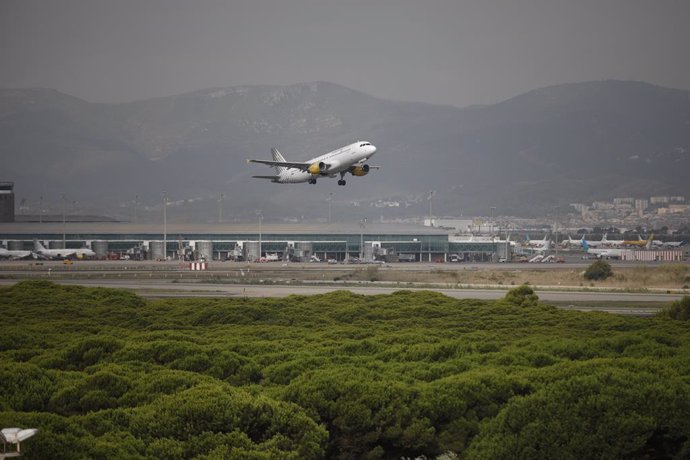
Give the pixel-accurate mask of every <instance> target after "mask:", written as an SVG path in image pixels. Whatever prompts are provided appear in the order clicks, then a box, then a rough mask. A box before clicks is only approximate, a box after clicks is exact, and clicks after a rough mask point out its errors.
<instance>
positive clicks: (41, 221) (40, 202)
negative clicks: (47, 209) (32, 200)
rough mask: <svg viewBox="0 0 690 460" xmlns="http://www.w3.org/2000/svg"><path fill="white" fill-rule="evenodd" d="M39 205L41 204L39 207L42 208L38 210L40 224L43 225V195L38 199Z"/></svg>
mask: <svg viewBox="0 0 690 460" xmlns="http://www.w3.org/2000/svg"><path fill="white" fill-rule="evenodd" d="M38 203H39V204H38V206H39V208H40V209H39V210H38V223H39V224H42V223H43V195H41V196H39V197H38Z"/></svg>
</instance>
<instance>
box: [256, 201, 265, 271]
mask: <svg viewBox="0 0 690 460" xmlns="http://www.w3.org/2000/svg"><path fill="white" fill-rule="evenodd" d="M257 214H258V215H259V261H261V252H262V251H261V221H262V220H264V215H263V214H261V211H259V212H258V213H257Z"/></svg>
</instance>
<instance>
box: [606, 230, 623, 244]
mask: <svg viewBox="0 0 690 460" xmlns="http://www.w3.org/2000/svg"><path fill="white" fill-rule="evenodd" d="M607 236H608V234H607V233H604V236H602V237H601V244H603V245H608V246H621V245H623V244H624V243H625V240H609V239H608V238H607Z"/></svg>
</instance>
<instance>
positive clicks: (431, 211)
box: [429, 190, 436, 227]
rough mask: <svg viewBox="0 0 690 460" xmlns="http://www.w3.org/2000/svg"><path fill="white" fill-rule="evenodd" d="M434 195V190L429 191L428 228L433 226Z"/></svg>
mask: <svg viewBox="0 0 690 460" xmlns="http://www.w3.org/2000/svg"><path fill="white" fill-rule="evenodd" d="M434 195H436V190H430V191H429V227H433V226H434V212H433V202H434V201H433V200H434Z"/></svg>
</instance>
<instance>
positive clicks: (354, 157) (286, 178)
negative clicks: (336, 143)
mask: <svg viewBox="0 0 690 460" xmlns="http://www.w3.org/2000/svg"><path fill="white" fill-rule="evenodd" d="M362 144H366V145H362ZM374 153H376V147H374V146H373V145H371V144H369V143H365V142H355V143H352V144H350V145H346V146H345V147H341V148H339V149H337V150H333V151H332V152H328V153H326V154H324V155H321V156H318V157H316V158H312V159H311V160H308V161H306V163H311V164H319V163H324V164H325V165H326V166H327V168H326V169H325V170H323V171H321V172H320V174H319V175H321V176H328V177H335V175H336V174H339V173H342V172H347V171H349V170H350V169H351V168H352V167H353V166H355V165H357V164H363V163H364V162H365V161H366V160H368V159H369V158H370V157H371V156H372V155H374ZM313 177H314V175H313V174H311V173H310V172H309V171H301V170H299V169H297V168H279V172H278V178H277V179H276V180H274V182H278V183H281V184H293V183H299V182H307V181H309V180H310V179H311V178H313Z"/></svg>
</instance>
